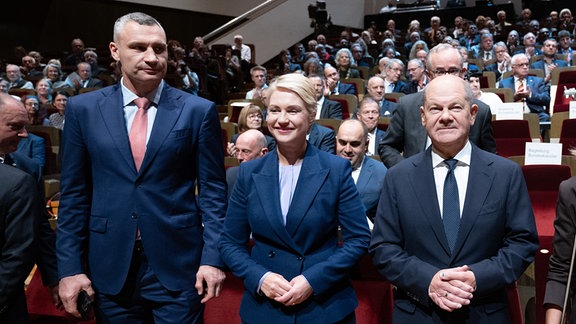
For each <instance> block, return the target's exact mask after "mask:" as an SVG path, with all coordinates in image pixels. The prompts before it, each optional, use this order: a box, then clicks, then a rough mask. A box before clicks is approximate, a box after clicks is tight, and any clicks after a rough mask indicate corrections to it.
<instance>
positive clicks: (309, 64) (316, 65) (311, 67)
mask: <svg viewBox="0 0 576 324" xmlns="http://www.w3.org/2000/svg"><path fill="white" fill-rule="evenodd" d="M303 71H304V75H312V74H319V75H324V65H323V64H322V62H320V60H319V59H317V58H313V57H312V58H309V59H308V60H307V61H306V62H304V66H303Z"/></svg>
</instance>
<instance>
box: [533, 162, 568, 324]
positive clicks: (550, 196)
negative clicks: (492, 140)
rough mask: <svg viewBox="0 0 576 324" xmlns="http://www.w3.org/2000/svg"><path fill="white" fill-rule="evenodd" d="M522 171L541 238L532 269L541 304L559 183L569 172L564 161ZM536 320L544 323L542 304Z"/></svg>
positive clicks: (540, 303) (538, 301)
mask: <svg viewBox="0 0 576 324" xmlns="http://www.w3.org/2000/svg"><path fill="white" fill-rule="evenodd" d="M522 172H523V173H524V178H525V179H526V186H527V187H528V193H529V194H530V201H531V202H532V209H533V210H534V217H535V220H536V228H537V229H538V238H539V239H540V250H539V251H538V252H536V260H535V264H534V272H535V277H536V278H535V281H536V305H542V302H543V300H544V291H545V288H546V276H547V274H548V260H549V259H550V255H551V254H552V238H553V237H554V219H555V218H556V201H557V200H558V187H559V186H560V182H562V181H564V180H566V179H568V178H570V176H571V172H570V167H569V166H567V165H524V166H522ZM536 323H544V308H542V307H536Z"/></svg>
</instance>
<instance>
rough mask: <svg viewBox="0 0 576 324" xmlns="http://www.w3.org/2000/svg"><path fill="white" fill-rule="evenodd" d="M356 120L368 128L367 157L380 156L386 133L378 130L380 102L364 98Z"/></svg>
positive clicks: (369, 97)
mask: <svg viewBox="0 0 576 324" xmlns="http://www.w3.org/2000/svg"><path fill="white" fill-rule="evenodd" d="M356 118H358V120H359V121H361V122H362V124H364V125H366V128H368V135H367V136H368V143H367V144H366V154H367V155H370V156H371V155H378V151H379V150H380V146H382V143H383V142H384V137H385V136H386V132H385V131H383V130H381V129H380V128H378V122H379V121H380V107H379V106H378V102H377V101H376V100H374V98H372V97H371V96H368V95H366V96H364V98H362V101H360V104H359V107H358V112H357V114H356Z"/></svg>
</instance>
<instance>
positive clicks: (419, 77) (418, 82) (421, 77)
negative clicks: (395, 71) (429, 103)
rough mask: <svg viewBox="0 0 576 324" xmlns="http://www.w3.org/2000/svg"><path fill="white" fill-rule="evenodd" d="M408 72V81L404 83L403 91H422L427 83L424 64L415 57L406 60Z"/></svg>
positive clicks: (407, 92) (408, 92)
mask: <svg viewBox="0 0 576 324" xmlns="http://www.w3.org/2000/svg"><path fill="white" fill-rule="evenodd" d="M407 70H408V74H409V75H410V82H408V84H407V85H406V88H405V91H404V93H406V94H411V93H415V92H420V91H423V90H424V88H425V87H426V85H427V84H428V82H429V81H428V76H426V73H425V72H426V70H425V68H424V64H422V61H420V60H419V59H417V58H414V59H411V60H410V61H408V69H407Z"/></svg>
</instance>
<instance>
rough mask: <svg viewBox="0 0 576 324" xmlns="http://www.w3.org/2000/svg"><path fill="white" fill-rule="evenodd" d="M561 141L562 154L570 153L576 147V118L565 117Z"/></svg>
mask: <svg viewBox="0 0 576 324" xmlns="http://www.w3.org/2000/svg"><path fill="white" fill-rule="evenodd" d="M560 143H562V155H570V150H571V149H576V119H564V121H563V122H562V130H561V132H560Z"/></svg>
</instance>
